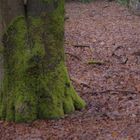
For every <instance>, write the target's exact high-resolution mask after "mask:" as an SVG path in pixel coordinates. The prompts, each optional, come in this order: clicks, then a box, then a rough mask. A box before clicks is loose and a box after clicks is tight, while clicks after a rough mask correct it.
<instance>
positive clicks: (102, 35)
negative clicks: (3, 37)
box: [0, 0, 140, 140]
mask: <svg viewBox="0 0 140 140" xmlns="http://www.w3.org/2000/svg"><path fill="white" fill-rule="evenodd" d="M66 16H68V17H69V18H67V19H66V24H65V50H66V55H67V66H68V69H69V73H70V77H71V79H72V81H73V85H74V87H75V89H76V90H77V92H78V93H79V94H80V96H81V97H82V98H83V99H84V100H85V101H86V103H87V107H86V109H84V110H83V111H76V112H75V113H73V114H72V115H69V116H66V117H65V118H64V119H60V120H52V121H35V122H34V123H32V124H24V123H23V124H14V123H7V122H2V121H1V122H0V140H140V17H138V16H135V15H133V14H132V13H130V12H129V10H128V9H127V8H126V7H124V6H120V5H119V4H118V3H115V2H106V1H100V0H98V1H96V2H93V3H89V4H82V3H78V2H69V3H67V4H66Z"/></svg>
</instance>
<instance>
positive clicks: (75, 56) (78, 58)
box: [65, 52, 81, 61]
mask: <svg viewBox="0 0 140 140" xmlns="http://www.w3.org/2000/svg"><path fill="white" fill-rule="evenodd" d="M65 54H68V55H70V56H72V57H74V58H76V59H77V60H79V61H81V58H80V57H78V56H77V55H74V54H72V53H69V52H65Z"/></svg>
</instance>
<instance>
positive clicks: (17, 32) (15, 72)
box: [0, 0, 85, 122]
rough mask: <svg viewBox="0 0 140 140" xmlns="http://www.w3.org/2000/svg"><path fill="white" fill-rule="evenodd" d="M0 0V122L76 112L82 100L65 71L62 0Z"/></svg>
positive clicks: (80, 106) (57, 116)
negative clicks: (0, 76)
mask: <svg viewBox="0 0 140 140" xmlns="http://www.w3.org/2000/svg"><path fill="white" fill-rule="evenodd" d="M2 1H3V3H0V4H2V6H1V7H0V8H1V9H2V17H3V20H4V28H5V29H6V30H5V33H4V35H3V46H4V51H3V56H4V80H3V84H2V91H1V94H0V118H1V119H5V120H9V121H16V122H31V121H33V120H36V119H57V118H60V117H63V116H64V114H67V113H71V112H73V111H74V110H75V109H82V108H83V107H84V106H85V102H84V101H83V100H82V99H81V98H80V97H79V96H78V95H77V93H76V92H75V90H74V88H73V86H72V84H71V82H70V80H69V76H68V72H67V69H66V67H65V57H64V48H63V35H64V0H59V1H58V0H28V1H27V3H26V5H25V4H24V3H23V1H19V0H12V2H11V0H6V1H5V0H0V2H2ZM8 6H9V7H8ZM4 7H5V8H4ZM7 8H8V9H10V12H9V11H8V12H6V10H7Z"/></svg>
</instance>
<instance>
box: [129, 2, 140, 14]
mask: <svg viewBox="0 0 140 140" xmlns="http://www.w3.org/2000/svg"><path fill="white" fill-rule="evenodd" d="M129 8H130V10H131V12H133V13H134V14H135V15H138V16H140V0H129Z"/></svg>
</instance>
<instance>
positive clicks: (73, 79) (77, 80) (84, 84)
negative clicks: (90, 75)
mask: <svg viewBox="0 0 140 140" xmlns="http://www.w3.org/2000/svg"><path fill="white" fill-rule="evenodd" d="M70 79H71V80H72V81H73V82H75V83H77V84H79V85H83V86H85V87H87V88H91V87H90V86H89V84H87V83H85V82H83V81H81V80H79V79H76V78H73V77H71V78H70Z"/></svg>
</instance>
